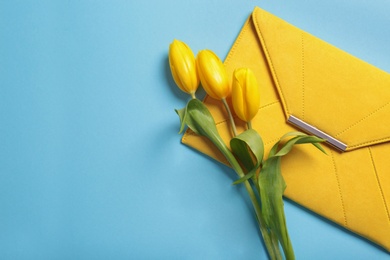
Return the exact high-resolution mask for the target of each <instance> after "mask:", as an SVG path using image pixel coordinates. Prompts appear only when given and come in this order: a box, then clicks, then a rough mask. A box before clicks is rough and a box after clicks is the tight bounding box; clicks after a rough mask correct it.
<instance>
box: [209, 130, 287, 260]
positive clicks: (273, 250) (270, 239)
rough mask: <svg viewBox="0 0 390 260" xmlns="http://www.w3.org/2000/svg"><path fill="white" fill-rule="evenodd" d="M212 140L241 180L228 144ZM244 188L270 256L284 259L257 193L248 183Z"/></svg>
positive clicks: (242, 174) (240, 173) (216, 137)
mask: <svg viewBox="0 0 390 260" xmlns="http://www.w3.org/2000/svg"><path fill="white" fill-rule="evenodd" d="M210 140H211V141H212V142H213V143H214V144H215V145H216V146H217V147H218V149H219V150H220V151H221V152H222V153H223V154H224V156H225V157H226V159H227V160H228V162H229V163H230V165H231V167H232V168H233V169H234V170H235V172H236V173H237V175H238V176H239V177H240V178H241V177H243V176H244V174H245V173H244V171H243V170H242V168H241V166H240V164H239V163H238V162H237V160H236V158H235V157H234V155H233V154H232V152H231V151H230V150H229V149H228V148H227V146H226V144H225V143H224V142H223V140H221V139H220V138H219V136H214V138H210ZM244 186H245V188H246V190H247V192H248V195H249V198H250V199H251V202H252V205H253V207H254V209H255V213H256V218H257V222H258V224H259V229H260V232H261V234H262V236H263V239H264V244H265V246H266V248H267V251H268V254H269V256H270V258H271V259H276V260H279V259H282V254H281V252H280V249H279V244H278V240H277V239H275V238H276V235H275V234H273V232H272V233H271V232H270V231H268V229H267V228H266V224H265V220H264V218H263V215H262V212H261V208H260V205H259V202H258V199H257V197H256V195H255V192H254V191H253V189H252V186H251V185H250V183H249V182H248V181H245V182H244Z"/></svg>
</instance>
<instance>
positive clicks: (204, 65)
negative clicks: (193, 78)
mask: <svg viewBox="0 0 390 260" xmlns="http://www.w3.org/2000/svg"><path fill="white" fill-rule="evenodd" d="M196 65H197V67H198V72H199V77H200V81H201V83H202V86H203V88H204V90H205V91H206V92H207V94H209V95H210V96H211V97H212V98H215V99H225V98H226V97H227V96H229V95H230V92H231V86H230V84H229V80H228V78H227V74H226V69H225V66H224V65H223V63H222V61H221V60H220V59H219V58H218V56H217V55H216V54H215V53H213V52H212V51H210V50H203V51H200V52H199V53H198V56H197V58H196Z"/></svg>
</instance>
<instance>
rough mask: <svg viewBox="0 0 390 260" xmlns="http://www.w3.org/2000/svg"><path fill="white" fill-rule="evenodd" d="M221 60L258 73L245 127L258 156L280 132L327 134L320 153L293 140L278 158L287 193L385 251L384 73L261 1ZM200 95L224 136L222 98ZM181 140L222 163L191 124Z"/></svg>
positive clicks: (387, 158)
mask: <svg viewBox="0 0 390 260" xmlns="http://www.w3.org/2000/svg"><path fill="white" fill-rule="evenodd" d="M225 65H226V67H227V71H228V73H229V74H230V75H232V73H233V71H234V69H236V68H239V67H248V68H250V69H252V70H253V71H254V73H255V74H256V77H257V79H258V81H259V85H260V86H259V87H260V93H261V104H262V106H261V107H260V110H259V113H258V114H257V116H256V117H255V118H254V119H253V121H252V126H253V128H254V129H256V130H257V131H258V132H259V133H260V135H261V136H262V138H263V140H264V144H265V149H266V154H267V151H269V149H270V148H271V146H272V145H273V144H274V143H275V142H276V141H278V140H279V138H280V137H281V136H282V135H283V134H285V133H286V132H288V131H297V130H301V131H302V130H303V131H306V132H308V133H311V134H314V135H317V136H319V137H322V138H324V139H326V140H327V143H326V144H324V145H323V146H324V148H325V150H326V152H327V154H328V155H324V154H323V153H320V152H318V151H316V150H315V148H313V147H312V146H297V147H296V148H294V150H293V151H292V152H291V154H289V156H287V157H286V158H284V159H283V160H282V173H283V176H284V178H285V180H286V183H287V189H286V191H285V196H286V197H288V198H289V199H291V200H293V201H295V202H297V203H299V204H301V205H303V206H304V207H306V208H308V209H310V210H312V211H314V212H316V213H318V214H320V215H322V216H324V217H326V218H328V219H330V220H332V221H334V222H336V223H338V224H339V225H341V226H343V227H344V228H346V229H349V230H351V231H353V232H355V233H357V234H359V235H361V236H363V237H365V238H367V239H369V240H371V241H373V242H374V243H377V244H379V245H381V246H382V247H384V248H385V249H387V250H388V251H390V75H389V74H388V73H386V72H384V71H382V70H380V69H378V68H376V67H374V66H372V65H370V64H368V63H366V62H364V61H362V60H359V59H358V58H356V57H354V56H352V55H350V54H348V53H346V52H344V51H342V50H340V49H338V48H336V47H334V46H332V45H330V44H328V43H326V42H324V41H322V40H320V39H318V38H316V37H314V36H313V35H310V34H309V33H307V32H304V31H302V30H300V29H299V28H296V27H294V26H293V25H291V24H289V23H287V22H285V21H283V20H281V19H280V18H278V17H276V16H274V15H272V14H270V13H268V12H266V11H264V10H262V9H260V8H255V10H254V11H253V13H252V15H251V16H250V17H249V19H248V20H247V22H246V23H245V25H244V27H243V28H242V30H241V32H240V34H239V36H238V38H237V39H236V41H235V43H234V45H233V47H232V48H231V50H230V52H229V54H228V56H227V58H226V60H225ZM204 102H205V104H206V106H207V107H208V108H209V109H210V112H211V113H212V115H213V116H214V119H215V121H216V123H217V128H218V131H219V133H220V134H221V136H222V137H223V138H224V140H225V142H226V143H227V144H228V143H229V140H230V139H231V138H232V136H231V131H230V128H229V122H228V115H227V114H226V113H225V110H224V108H223V106H222V103H221V102H219V101H216V100H214V99H212V98H209V97H206V99H205V101H204ZM235 119H236V121H238V120H239V119H238V118H235ZM243 126H244V124H242V127H243ZM182 142H183V143H185V144H187V145H189V146H191V147H193V148H195V149H197V150H199V151H201V152H203V153H205V154H207V155H209V156H211V157H213V158H215V159H217V160H219V161H221V162H223V163H225V164H227V162H226V161H225V160H224V157H223V156H222V155H221V154H220V152H219V151H218V150H217V149H216V148H215V147H214V146H213V145H212V144H211V143H209V142H208V140H206V139H205V138H202V137H199V136H197V135H195V134H194V133H193V132H192V131H191V130H187V132H186V133H185V134H184V136H183V139H182Z"/></svg>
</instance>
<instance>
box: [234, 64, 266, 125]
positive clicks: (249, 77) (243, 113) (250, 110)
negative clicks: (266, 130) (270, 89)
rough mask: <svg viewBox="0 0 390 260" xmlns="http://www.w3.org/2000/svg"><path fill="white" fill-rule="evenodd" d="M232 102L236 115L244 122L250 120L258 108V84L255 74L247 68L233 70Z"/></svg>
mask: <svg viewBox="0 0 390 260" xmlns="http://www.w3.org/2000/svg"><path fill="white" fill-rule="evenodd" d="M232 103H233V108H234V111H235V112H236V115H237V116H238V117H239V118H240V119H241V120H243V121H245V122H250V121H251V120H252V119H253V118H254V117H255V115H256V114H257V111H258V110H259V106H260V93H259V86H258V85H257V80H256V76H255V74H253V72H252V71H251V70H250V69H248V68H240V69H236V70H235V71H234V74H233V83H232Z"/></svg>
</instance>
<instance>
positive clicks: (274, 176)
mask: <svg viewBox="0 0 390 260" xmlns="http://www.w3.org/2000/svg"><path fill="white" fill-rule="evenodd" d="M280 166H281V157H279V156H275V157H271V158H269V159H268V160H266V161H265V162H264V164H263V167H262V169H261V173H260V175H259V178H258V184H259V188H260V189H259V190H260V200H261V205H262V211H263V216H264V220H265V223H266V225H267V227H268V228H269V229H270V230H273V231H274V232H275V233H276V236H277V238H278V240H279V242H280V244H281V245H282V248H283V251H284V254H285V257H286V259H294V251H293V248H292V244H291V241H290V237H289V235H288V231H287V225H286V217H285V214H284V207H283V205H284V204H283V193H284V190H285V189H286V183H285V181H284V179H283V176H282V173H281V167H280Z"/></svg>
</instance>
